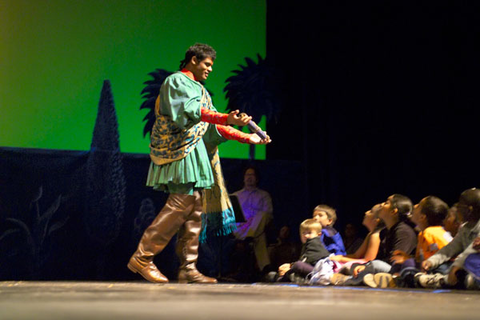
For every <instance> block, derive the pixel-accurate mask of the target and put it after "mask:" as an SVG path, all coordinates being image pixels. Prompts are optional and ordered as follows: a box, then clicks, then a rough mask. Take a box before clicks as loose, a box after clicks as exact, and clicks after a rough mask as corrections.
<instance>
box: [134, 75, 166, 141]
mask: <svg viewBox="0 0 480 320" xmlns="http://www.w3.org/2000/svg"><path fill="white" fill-rule="evenodd" d="M172 73H173V72H171V71H167V70H164V69H156V70H155V71H152V72H150V73H149V75H150V76H152V78H153V79H152V80H147V81H145V82H144V83H143V84H146V86H145V88H143V90H142V92H141V94H142V99H145V101H143V103H142V105H141V106H140V110H142V109H147V110H148V113H147V114H146V115H145V117H144V118H143V121H147V122H146V123H145V126H144V127H143V136H144V137H145V136H146V135H147V133H151V132H152V128H153V124H154V123H155V100H156V99H157V97H158V94H159V93H160V87H161V86H162V83H163V81H165V79H166V78H167V77H168V76H169V75H171V74H172Z"/></svg>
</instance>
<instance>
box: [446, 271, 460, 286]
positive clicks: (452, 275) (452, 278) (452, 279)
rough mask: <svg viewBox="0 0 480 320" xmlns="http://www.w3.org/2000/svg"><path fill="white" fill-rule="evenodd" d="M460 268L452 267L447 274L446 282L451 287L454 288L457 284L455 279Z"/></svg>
mask: <svg viewBox="0 0 480 320" xmlns="http://www.w3.org/2000/svg"><path fill="white" fill-rule="evenodd" d="M460 269H461V268H460V267H452V268H451V269H450V272H449V273H448V278H447V282H448V284H449V285H451V286H454V285H456V284H457V282H458V279H457V274H456V273H457V271H458V270H460Z"/></svg>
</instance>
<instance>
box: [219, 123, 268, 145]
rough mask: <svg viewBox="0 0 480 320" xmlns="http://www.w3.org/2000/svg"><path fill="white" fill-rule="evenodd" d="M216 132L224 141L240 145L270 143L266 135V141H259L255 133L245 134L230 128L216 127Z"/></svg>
mask: <svg viewBox="0 0 480 320" xmlns="http://www.w3.org/2000/svg"><path fill="white" fill-rule="evenodd" d="M217 130H218V132H219V133H220V134H221V135H222V137H224V138H225V139H228V140H236V141H238V142H241V143H249V144H267V143H270V142H271V140H270V137H269V136H268V135H267V138H266V139H261V138H260V137H259V136H258V135H256V134H255V133H245V132H242V131H240V130H237V129H235V128H233V127H230V126H223V125H217Z"/></svg>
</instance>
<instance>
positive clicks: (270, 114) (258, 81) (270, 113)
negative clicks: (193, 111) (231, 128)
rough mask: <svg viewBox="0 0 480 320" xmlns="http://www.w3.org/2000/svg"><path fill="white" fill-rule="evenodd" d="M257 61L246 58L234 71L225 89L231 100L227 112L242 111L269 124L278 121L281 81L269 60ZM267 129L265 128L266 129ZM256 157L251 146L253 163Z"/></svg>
mask: <svg viewBox="0 0 480 320" xmlns="http://www.w3.org/2000/svg"><path fill="white" fill-rule="evenodd" d="M257 58H258V62H257V63H255V61H253V60H252V59H250V58H248V57H247V58H245V61H246V66H242V65H239V67H240V70H233V71H232V72H233V73H235V75H234V76H231V77H229V78H228V79H227V80H226V81H225V82H226V83H227V85H226V86H225V88H224V89H223V91H224V92H226V93H227V94H226V97H227V99H228V105H227V110H228V111H233V110H237V109H238V110H240V111H242V112H245V113H247V114H248V115H250V116H252V118H253V121H255V122H257V123H258V122H259V121H260V119H261V118H262V116H266V118H267V123H269V122H272V121H275V122H276V121H277V118H278V116H279V114H280V111H281V106H282V104H281V102H282V99H281V90H280V87H281V85H280V80H279V79H281V78H280V77H279V76H278V74H277V71H276V69H275V68H273V67H272V66H271V65H270V63H269V62H268V61H267V59H262V57H261V56H260V55H259V54H257ZM264 129H265V128H264ZM254 158H255V145H251V146H250V160H253V159H254Z"/></svg>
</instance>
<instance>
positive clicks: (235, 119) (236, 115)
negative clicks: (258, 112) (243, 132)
mask: <svg viewBox="0 0 480 320" xmlns="http://www.w3.org/2000/svg"><path fill="white" fill-rule="evenodd" d="M250 120H252V117H250V116H248V115H247V114H246V113H240V111H239V110H235V111H231V112H230V113H229V114H228V118H227V124H232V125H236V126H240V127H243V126H246V125H247V124H248V123H249V122H250Z"/></svg>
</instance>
